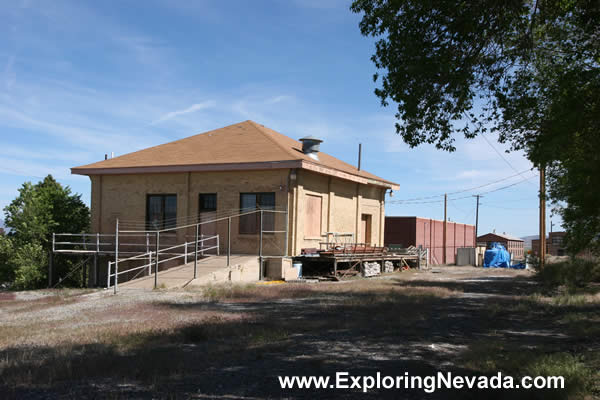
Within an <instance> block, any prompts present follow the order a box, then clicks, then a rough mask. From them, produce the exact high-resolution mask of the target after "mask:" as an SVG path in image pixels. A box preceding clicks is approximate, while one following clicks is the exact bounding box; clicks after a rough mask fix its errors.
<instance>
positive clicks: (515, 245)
mask: <svg viewBox="0 0 600 400" xmlns="http://www.w3.org/2000/svg"><path fill="white" fill-rule="evenodd" d="M493 242H497V243H500V244H501V245H503V246H504V247H505V248H506V250H508V252H509V253H510V254H512V258H513V259H515V260H521V259H523V258H524V257H525V251H524V244H525V241H524V240H523V239H521V238H518V237H514V236H510V235H507V234H506V232H504V233H502V234H499V233H486V234H485V235H481V236H479V237H477V243H485V245H486V246H488V245H489V244H490V243H493Z"/></svg>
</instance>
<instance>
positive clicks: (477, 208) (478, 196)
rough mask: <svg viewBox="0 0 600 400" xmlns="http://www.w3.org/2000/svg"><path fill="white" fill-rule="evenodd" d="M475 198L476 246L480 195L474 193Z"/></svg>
mask: <svg viewBox="0 0 600 400" xmlns="http://www.w3.org/2000/svg"><path fill="white" fill-rule="evenodd" d="M473 197H476V198H477V207H476V208H475V247H477V236H478V235H479V198H480V197H483V196H481V195H479V194H478V195H474V196H473Z"/></svg>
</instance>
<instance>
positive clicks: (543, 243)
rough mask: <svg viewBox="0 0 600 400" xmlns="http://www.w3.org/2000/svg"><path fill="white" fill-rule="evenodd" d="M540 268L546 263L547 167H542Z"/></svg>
mask: <svg viewBox="0 0 600 400" xmlns="http://www.w3.org/2000/svg"><path fill="white" fill-rule="evenodd" d="M539 253H540V268H544V264H545V263H546V166H544V165H540V249H539Z"/></svg>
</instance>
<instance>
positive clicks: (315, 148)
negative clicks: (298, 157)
mask: <svg viewBox="0 0 600 400" xmlns="http://www.w3.org/2000/svg"><path fill="white" fill-rule="evenodd" d="M300 141H301V142H302V152H303V153H304V154H306V155H307V156H309V157H310V158H312V159H315V160H317V161H319V156H318V155H317V153H318V152H319V146H320V144H321V143H322V142H323V141H322V140H321V139H318V138H316V137H314V136H307V137H303V138H302V139H300Z"/></svg>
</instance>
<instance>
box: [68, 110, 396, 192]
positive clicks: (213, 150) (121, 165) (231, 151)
mask: <svg viewBox="0 0 600 400" xmlns="http://www.w3.org/2000/svg"><path fill="white" fill-rule="evenodd" d="M273 168H303V169H308V170H312V171H315V172H318V173H322V174H326V175H332V176H337V177H339V178H342V179H347V180H352V181H357V182H360V183H364V184H373V185H378V186H386V187H389V188H392V189H398V188H399V185H398V184H396V183H394V182H390V181H387V180H385V179H383V178H380V177H378V176H376V175H373V174H371V173H369V172H366V171H363V170H360V171H359V170H358V169H357V168H356V167H355V166H353V165H351V164H348V163H346V162H344V161H342V160H339V159H337V158H335V157H333V156H331V155H329V154H327V153H324V152H319V153H318V160H316V159H314V158H313V157H310V156H308V155H307V154H304V153H303V152H302V143H300V142H299V141H297V140H294V139H292V138H290V137H287V136H285V135H283V134H281V133H279V132H276V131H274V130H272V129H269V128H267V127H265V126H263V125H260V124H257V123H256V122H254V121H249V120H248V121H244V122H240V123H238V124H234V125H229V126H226V127H224V128H220V129H215V130H212V131H209V132H205V133H201V134H199V135H194V136H190V137H187V138H184V139H180V140H176V141H174V142H169V143H165V144H161V145H158V146H154V147H150V148H147V149H143V150H139V151H136V152H133V153H129V154H125V155H122V156H119V157H115V158H111V159H108V160H104V161H100V162H96V163H93V164H88V165H82V166H79V167H74V168H71V172H72V173H73V174H79V175H105V174H131V173H161V172H183V171H222V170H251V169H273Z"/></svg>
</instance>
